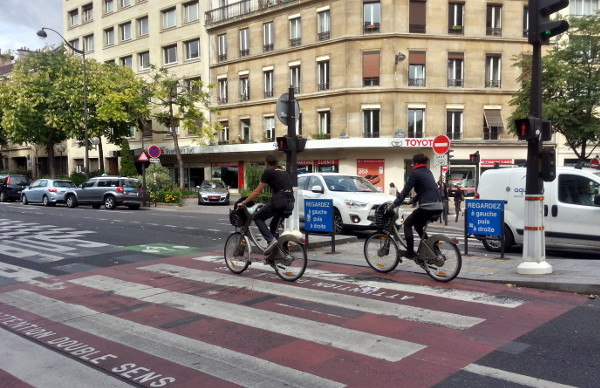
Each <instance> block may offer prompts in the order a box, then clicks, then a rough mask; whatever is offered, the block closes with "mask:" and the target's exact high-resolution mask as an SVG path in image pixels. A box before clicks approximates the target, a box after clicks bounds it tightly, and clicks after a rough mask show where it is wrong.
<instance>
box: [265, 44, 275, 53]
mask: <svg viewBox="0 0 600 388" xmlns="http://www.w3.org/2000/svg"><path fill="white" fill-rule="evenodd" d="M269 51H273V43H270V44H265V45H263V52H265V53H268V52H269Z"/></svg>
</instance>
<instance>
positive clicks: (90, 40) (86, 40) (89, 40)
mask: <svg viewBox="0 0 600 388" xmlns="http://www.w3.org/2000/svg"><path fill="white" fill-rule="evenodd" d="M83 51H85V52H86V53H87V52H90V51H94V35H88V36H84V37H83Z"/></svg>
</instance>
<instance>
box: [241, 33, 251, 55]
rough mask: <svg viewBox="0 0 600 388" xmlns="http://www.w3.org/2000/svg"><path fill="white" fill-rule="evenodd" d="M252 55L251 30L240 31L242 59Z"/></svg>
mask: <svg viewBox="0 0 600 388" xmlns="http://www.w3.org/2000/svg"><path fill="white" fill-rule="evenodd" d="M248 55H250V30H249V29H247V28H244V29H241V30H240V57H246V56H248Z"/></svg>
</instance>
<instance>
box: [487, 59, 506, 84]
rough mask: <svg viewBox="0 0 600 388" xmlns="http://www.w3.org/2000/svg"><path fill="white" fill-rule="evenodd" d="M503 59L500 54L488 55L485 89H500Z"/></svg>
mask: <svg viewBox="0 0 600 388" xmlns="http://www.w3.org/2000/svg"><path fill="white" fill-rule="evenodd" d="M501 65H502V57H500V55H499V54H488V55H486V57H485V87H486V88H499V87H501V86H502V84H501V78H500V74H501V71H500V69H501Z"/></svg>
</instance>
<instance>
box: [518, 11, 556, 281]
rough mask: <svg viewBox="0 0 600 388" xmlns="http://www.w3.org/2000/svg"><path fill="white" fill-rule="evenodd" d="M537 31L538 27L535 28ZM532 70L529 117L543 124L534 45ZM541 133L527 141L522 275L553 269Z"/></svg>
mask: <svg viewBox="0 0 600 388" xmlns="http://www.w3.org/2000/svg"><path fill="white" fill-rule="evenodd" d="M539 1H541V0H529V24H530V28H531V27H532V26H537V25H538V24H539V17H540V16H539V13H538V12H537V10H538V7H539V3H538V2H539ZM535 28H536V29H537V27H535ZM532 47H533V56H532V66H531V100H530V104H529V114H530V116H533V117H537V118H538V119H540V120H542V45H541V42H533V43H532ZM542 144H543V143H542V139H541V133H539V134H538V136H535V138H530V139H528V140H527V177H526V180H525V226H524V228H523V261H522V262H521V264H519V266H518V267H517V273H520V274H549V273H552V266H551V265H550V264H549V263H548V262H547V261H546V241H545V235H544V213H543V210H544V196H543V191H544V184H543V181H542V179H541V178H540V152H541V151H542Z"/></svg>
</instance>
